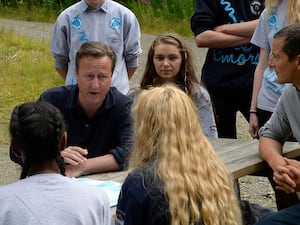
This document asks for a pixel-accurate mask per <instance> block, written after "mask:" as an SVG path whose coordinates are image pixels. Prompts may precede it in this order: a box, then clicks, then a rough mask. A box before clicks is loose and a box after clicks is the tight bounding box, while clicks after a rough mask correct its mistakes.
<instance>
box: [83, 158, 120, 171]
mask: <svg viewBox="0 0 300 225" xmlns="http://www.w3.org/2000/svg"><path fill="white" fill-rule="evenodd" d="M84 164H85V165H84V169H83V171H82V175H86V174H93V173H103V172H109V171H116V170H120V169H121V168H120V166H119V165H118V163H117V162H116V160H115V158H114V156H113V155H112V154H107V155H104V156H99V157H95V158H90V159H88V160H87V161H86V162H85V163H84Z"/></svg>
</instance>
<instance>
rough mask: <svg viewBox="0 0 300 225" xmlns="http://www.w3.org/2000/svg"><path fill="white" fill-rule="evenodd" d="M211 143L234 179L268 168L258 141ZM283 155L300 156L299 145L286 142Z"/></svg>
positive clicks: (119, 175) (122, 174)
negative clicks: (261, 155)
mask: <svg viewBox="0 0 300 225" xmlns="http://www.w3.org/2000/svg"><path fill="white" fill-rule="evenodd" d="M211 143H212V145H213V147H214V149H215V151H216V153H217V155H218V156H219V157H220V159H221V160H222V161H223V162H224V164H225V165H226V166H227V168H228V170H229V171H230V172H231V173H232V174H233V177H234V178H236V179H237V178H240V177H243V176H246V175H251V174H253V173H257V172H260V171H262V170H264V169H266V168H268V166H267V164H266V163H265V162H264V161H263V160H262V159H261V158H260V156H259V152H258V144H259V143H258V140H253V139H224V138H219V139H215V140H212V141H211ZM283 155H284V156H286V157H287V158H295V157H298V156H300V144H299V143H297V142H286V143H285V144H284V146H283ZM127 174H128V171H117V172H108V173H101V174H92V175H88V176H85V177H88V178H91V179H96V180H112V181H116V182H119V183H123V181H124V179H125V178H126V176H127ZM115 211H116V206H113V207H112V215H115Z"/></svg>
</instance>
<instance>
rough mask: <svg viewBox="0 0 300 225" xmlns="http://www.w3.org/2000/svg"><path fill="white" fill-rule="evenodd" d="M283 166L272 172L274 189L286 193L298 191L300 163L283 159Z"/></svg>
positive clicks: (299, 188)
mask: <svg viewBox="0 0 300 225" xmlns="http://www.w3.org/2000/svg"><path fill="white" fill-rule="evenodd" d="M284 161H285V163H286V164H285V165H281V166H278V167H277V168H276V169H275V170H274V177H273V179H274V181H275V182H276V184H277V186H276V188H277V189H279V190H282V191H285V192H286V193H294V192H296V191H299V190H300V162H299V161H297V160H294V159H287V158H284Z"/></svg>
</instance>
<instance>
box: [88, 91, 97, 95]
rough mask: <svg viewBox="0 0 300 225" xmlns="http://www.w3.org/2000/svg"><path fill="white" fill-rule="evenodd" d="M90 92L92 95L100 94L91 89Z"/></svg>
mask: <svg viewBox="0 0 300 225" xmlns="http://www.w3.org/2000/svg"><path fill="white" fill-rule="evenodd" d="M89 94H91V95H98V94H99V93H98V92H93V91H90V92H89Z"/></svg>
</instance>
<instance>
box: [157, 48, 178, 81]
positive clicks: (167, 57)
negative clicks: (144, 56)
mask: <svg viewBox="0 0 300 225" xmlns="http://www.w3.org/2000/svg"><path fill="white" fill-rule="evenodd" d="M181 63H182V56H181V52H180V49H179V48H177V47H176V46H175V45H172V44H163V43H159V44H157V45H156V46H155V47H154V55H153V64H154V67H155V71H156V72H157V74H158V75H159V76H160V77H161V78H162V79H163V80H165V81H168V82H173V81H175V78H176V76H177V74H178V73H179V70H180V66H181Z"/></svg>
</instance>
